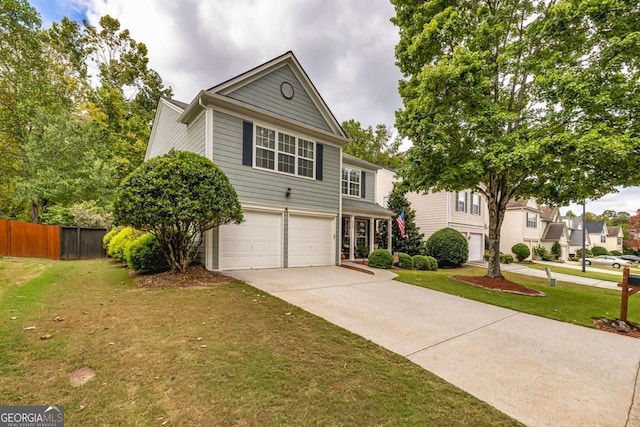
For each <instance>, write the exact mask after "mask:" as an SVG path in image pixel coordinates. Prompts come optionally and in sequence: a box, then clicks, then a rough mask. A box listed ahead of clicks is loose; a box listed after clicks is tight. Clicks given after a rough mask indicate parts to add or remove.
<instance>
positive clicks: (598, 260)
mask: <svg viewBox="0 0 640 427" xmlns="http://www.w3.org/2000/svg"><path fill="white" fill-rule="evenodd" d="M584 263H585V264H587V265H592V264H593V265H606V266H608V267H613V268H620V267H631V266H633V263H632V262H631V261H627V260H626V259H622V258H619V257H617V256H612V255H598V256H596V257H593V258H585V260H584Z"/></svg>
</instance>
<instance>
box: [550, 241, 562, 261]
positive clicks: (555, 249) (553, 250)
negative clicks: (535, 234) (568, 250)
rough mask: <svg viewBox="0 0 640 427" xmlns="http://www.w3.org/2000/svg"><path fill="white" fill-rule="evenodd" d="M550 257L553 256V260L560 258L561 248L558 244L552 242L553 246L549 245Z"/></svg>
mask: <svg viewBox="0 0 640 427" xmlns="http://www.w3.org/2000/svg"><path fill="white" fill-rule="evenodd" d="M551 255H553V257H554V258H555V259H561V258H562V246H561V245H560V242H558V241H555V242H553V245H551Z"/></svg>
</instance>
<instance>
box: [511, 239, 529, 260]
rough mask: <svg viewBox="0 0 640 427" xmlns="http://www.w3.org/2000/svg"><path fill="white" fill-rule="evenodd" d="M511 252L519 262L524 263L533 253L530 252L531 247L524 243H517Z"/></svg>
mask: <svg viewBox="0 0 640 427" xmlns="http://www.w3.org/2000/svg"><path fill="white" fill-rule="evenodd" d="M511 252H513V253H514V255H515V256H516V258H517V259H518V261H520V262H522V261H524V260H525V259H527V258H529V255H531V251H530V250H529V246H527V245H525V244H524V243H516V244H515V245H513V246H512V247H511Z"/></svg>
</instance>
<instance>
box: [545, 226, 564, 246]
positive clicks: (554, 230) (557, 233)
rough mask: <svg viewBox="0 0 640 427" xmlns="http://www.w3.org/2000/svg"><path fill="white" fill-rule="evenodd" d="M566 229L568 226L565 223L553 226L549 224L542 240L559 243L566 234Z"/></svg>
mask: <svg viewBox="0 0 640 427" xmlns="http://www.w3.org/2000/svg"><path fill="white" fill-rule="evenodd" d="M565 229H566V224H565V223H564V222H552V223H551V224H547V228H545V230H544V234H543V236H542V240H547V241H553V242H555V241H558V240H560V238H561V237H562V235H563V234H564V230H565Z"/></svg>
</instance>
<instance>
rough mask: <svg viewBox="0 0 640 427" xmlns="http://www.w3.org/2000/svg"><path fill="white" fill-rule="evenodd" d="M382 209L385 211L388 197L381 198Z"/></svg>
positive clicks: (387, 205)
mask: <svg viewBox="0 0 640 427" xmlns="http://www.w3.org/2000/svg"><path fill="white" fill-rule="evenodd" d="M382 207H383V208H385V209H387V208H388V207H389V196H385V197H383V198H382Z"/></svg>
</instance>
